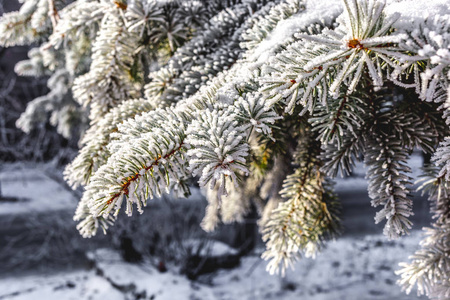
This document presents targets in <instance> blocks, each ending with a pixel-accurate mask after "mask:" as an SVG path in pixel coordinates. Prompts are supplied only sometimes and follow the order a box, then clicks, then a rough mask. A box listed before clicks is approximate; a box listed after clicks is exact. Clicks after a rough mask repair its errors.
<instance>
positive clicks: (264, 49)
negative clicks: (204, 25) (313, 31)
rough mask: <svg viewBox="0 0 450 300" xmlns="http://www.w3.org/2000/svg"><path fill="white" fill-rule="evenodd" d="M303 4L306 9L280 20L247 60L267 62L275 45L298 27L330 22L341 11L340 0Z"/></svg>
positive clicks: (289, 35)
mask: <svg viewBox="0 0 450 300" xmlns="http://www.w3.org/2000/svg"><path fill="white" fill-rule="evenodd" d="M305 5H306V11H303V12H299V13H297V14H295V15H293V16H292V17H290V18H288V19H286V20H282V21H280V22H279V23H278V25H277V26H276V27H275V29H274V30H273V31H272V32H271V33H270V34H269V36H267V38H265V39H264V40H263V41H262V42H261V43H260V44H259V45H258V47H257V48H256V49H254V51H253V53H252V54H251V56H249V59H248V61H252V62H253V61H254V62H256V64H258V63H264V62H267V61H268V59H269V58H270V57H271V56H272V55H273V51H274V50H275V49H276V47H277V46H279V45H281V44H282V43H284V42H286V41H287V40H288V39H289V38H290V37H292V36H293V34H294V33H295V32H297V31H298V30H299V29H301V28H305V27H307V26H308V25H310V24H313V23H317V22H320V21H324V23H326V24H327V23H330V20H333V19H334V18H336V17H337V16H338V15H339V14H341V12H342V3H341V1H340V0H307V1H306V4H305ZM324 12H326V13H324Z"/></svg>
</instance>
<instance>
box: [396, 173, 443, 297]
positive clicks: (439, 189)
mask: <svg viewBox="0 0 450 300" xmlns="http://www.w3.org/2000/svg"><path fill="white" fill-rule="evenodd" d="M424 171H425V173H426V175H424V176H423V177H422V179H421V180H420V182H422V183H423V184H422V185H421V186H420V187H419V190H422V191H423V193H427V194H428V199H429V201H430V202H431V211H432V213H433V218H434V219H436V221H435V222H434V223H433V224H432V227H430V228H424V230H425V233H426V237H425V239H424V240H423V241H422V242H421V249H419V250H418V251H416V252H415V253H414V255H412V256H411V257H410V260H411V262H409V263H401V264H400V266H401V267H402V268H401V269H400V270H398V271H397V272H396V273H397V274H399V275H401V279H399V281H398V283H399V284H400V285H401V286H402V288H403V289H404V290H406V293H408V294H409V293H410V292H411V290H412V288H413V287H414V286H415V285H417V293H418V295H427V296H429V297H431V298H435V299H447V298H449V297H450V284H449V283H450V276H449V274H448V270H449V268H450V257H449V255H448V254H449V253H450V186H449V182H448V181H447V180H446V179H445V178H444V177H445V176H443V175H439V169H438V168H436V167H431V166H429V167H427V168H426V169H425V170H424Z"/></svg>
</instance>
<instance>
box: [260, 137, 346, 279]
mask: <svg viewBox="0 0 450 300" xmlns="http://www.w3.org/2000/svg"><path fill="white" fill-rule="evenodd" d="M310 134H311V133H308V132H306V134H305V135H304V136H303V138H302V140H301V141H300V143H299V146H298V152H297V156H296V158H295V161H296V163H297V164H298V165H299V166H298V168H296V169H295V172H294V174H291V175H289V176H288V177H287V178H286V179H285V181H284V184H283V189H282V190H281V192H280V194H281V196H282V197H283V198H284V199H286V201H285V202H281V203H280V204H279V205H278V207H277V208H276V209H275V210H274V211H273V212H272V215H271V216H270V218H269V220H268V221H267V223H266V224H265V227H264V230H263V239H264V241H266V251H265V252H264V253H263V255H262V257H263V258H264V259H266V260H270V262H269V264H268V265H267V270H268V271H269V272H270V273H272V274H273V273H279V272H281V274H284V272H285V270H286V268H287V267H288V266H291V265H292V263H293V262H294V261H295V260H297V259H298V258H299V257H300V255H301V254H304V255H306V256H307V257H308V256H312V257H314V256H315V255H316V253H317V251H318V250H319V249H320V247H321V246H322V243H323V241H324V240H325V239H326V238H330V237H333V236H335V234H337V233H338V232H339V219H338V217H337V213H338V205H337V203H336V202H335V197H334V196H333V194H332V193H331V192H330V186H329V185H328V184H327V182H326V180H325V177H324V174H323V173H321V172H320V166H321V162H320V160H318V157H317V156H318V154H319V153H318V151H320V147H318V143H317V142H316V141H314V140H313V138H312V136H311V135H310Z"/></svg>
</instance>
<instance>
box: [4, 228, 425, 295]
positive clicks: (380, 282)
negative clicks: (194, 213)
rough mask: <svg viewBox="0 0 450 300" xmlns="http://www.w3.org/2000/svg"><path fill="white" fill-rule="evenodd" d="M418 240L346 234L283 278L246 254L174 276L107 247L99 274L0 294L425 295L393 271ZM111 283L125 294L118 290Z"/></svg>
mask: <svg viewBox="0 0 450 300" xmlns="http://www.w3.org/2000/svg"><path fill="white" fill-rule="evenodd" d="M419 240H420V233H419V232H418V231H415V232H413V233H412V234H411V235H410V236H407V237H405V238H402V239H401V240H399V241H398V242H389V241H387V240H386V238H385V237H384V236H382V235H381V234H380V235H371V236H366V237H363V238H350V237H344V238H341V239H339V240H338V241H335V242H330V243H328V244H327V246H326V248H325V249H324V251H323V252H322V253H321V254H320V255H318V256H317V258H316V259H315V260H313V259H302V260H301V261H299V262H298V263H297V264H296V265H295V270H289V271H288V272H287V276H286V277H285V278H281V277H278V276H271V275H269V274H268V273H267V272H266V271H265V267H266V262H265V261H262V260H261V259H260V258H259V257H258V256H250V257H244V258H243V259H242V263H241V266H240V267H238V268H236V269H233V270H221V271H218V272H217V273H215V274H213V275H204V277H203V278H201V279H200V280H199V281H198V282H191V281H189V280H188V279H186V277H184V276H183V275H179V274H178V272H177V271H176V270H178V268H177V267H176V266H175V267H173V268H170V269H171V270H169V271H168V272H166V273H160V272H158V271H157V270H156V268H155V267H153V266H151V265H150V264H142V265H136V264H127V263H124V262H122V261H121V259H120V256H119V255H118V254H117V253H116V252H114V251H112V250H106V249H105V250H98V251H96V252H95V254H94V255H93V256H92V258H94V260H95V261H96V265H97V268H98V270H101V271H102V272H101V273H103V275H98V274H96V273H95V272H93V271H78V272H73V273H69V274H56V275H51V276H27V277H21V278H7V279H0V299H5V300H19V299H20V300H26V299H32V300H41V299H42V300H56V299H58V300H66V299H74V300H75V299H77V300H78V299H92V300H97V299H98V300H100V299H105V300H115V299H130V298H131V297H130V296H131V294H132V293H141V294H142V293H144V292H145V294H146V296H147V298H146V299H154V300H191V299H198V300H236V299H239V300H256V299H267V300H272V299H273V300H278V299H286V300H290V299H292V300H294V299H308V300H322V299H323V300H325V299H326V300H329V299H358V300H375V299H396V300H403V299H404V300H407V299H408V300H414V299H424V298H419V297H417V296H415V295H406V294H404V293H402V292H401V290H400V287H398V286H397V285H395V280H396V279H397V277H396V275H395V274H394V271H395V270H396V269H398V266H397V265H398V263H399V262H400V261H405V260H406V256H407V255H408V254H412V252H413V251H414V250H415V249H417V247H418V242H419ZM111 282H112V283H114V285H115V286H116V287H117V286H119V287H122V288H124V289H127V290H128V293H125V294H122V293H121V292H119V291H118V290H117V288H114V287H113V286H112V284H111ZM202 282H208V283H202ZM69 283H70V284H71V287H69ZM131 299H134V298H131Z"/></svg>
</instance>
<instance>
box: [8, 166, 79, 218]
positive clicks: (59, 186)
mask: <svg viewBox="0 0 450 300" xmlns="http://www.w3.org/2000/svg"><path fill="white" fill-rule="evenodd" d="M1 167H2V168H1V169H0V184H1V196H3V197H5V198H6V197H10V198H15V199H16V200H17V201H14V202H13V201H11V202H10V201H6V202H1V203H0V217H1V215H12V214H14V215H18V214H24V213H30V212H33V213H36V212H48V211H51V210H62V209H64V210H74V209H75V207H76V205H77V202H78V200H77V199H76V198H75V195H74V194H73V193H71V191H70V190H69V189H68V188H67V187H66V186H65V185H64V183H63V182H57V181H55V180H54V179H53V178H52V177H53V176H55V177H57V178H61V175H60V174H59V173H55V169H54V168H53V169H52V168H51V166H49V165H43V164H38V165H36V166H32V165H29V164H27V165H24V164H21V163H16V164H4V165H2V166H1ZM61 180H62V178H61Z"/></svg>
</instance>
